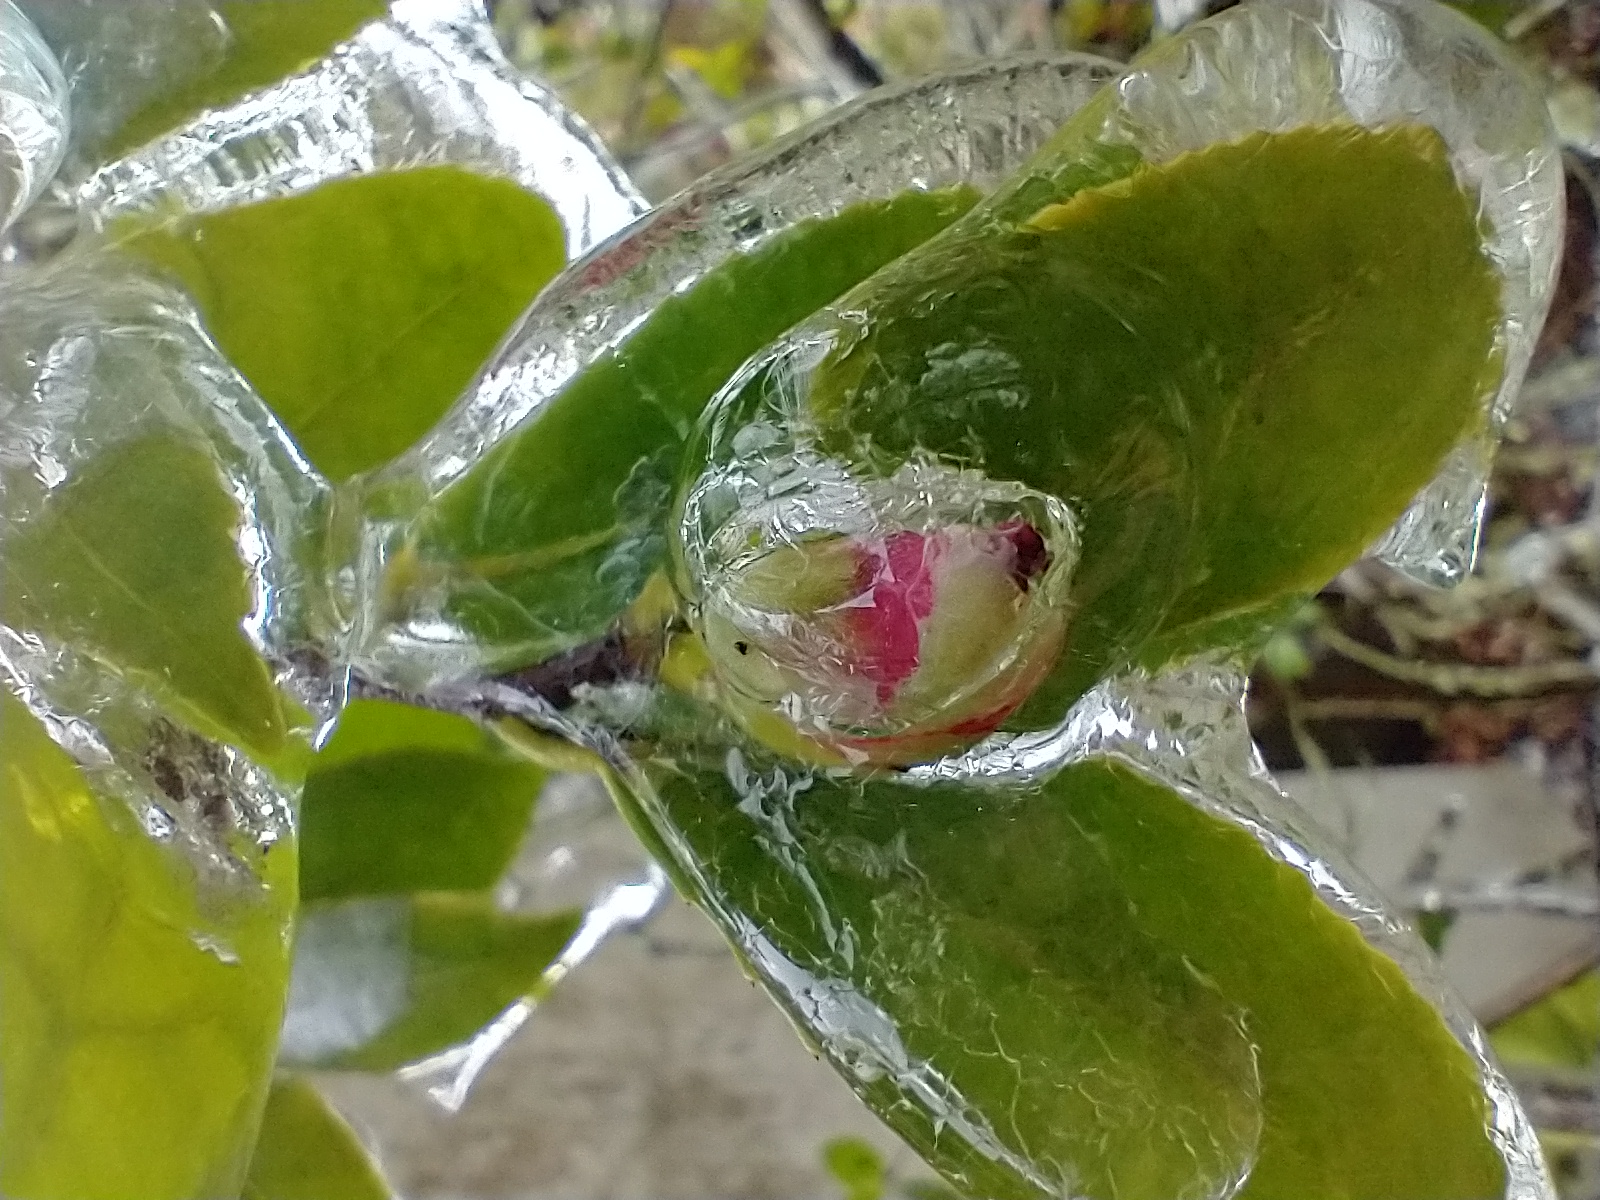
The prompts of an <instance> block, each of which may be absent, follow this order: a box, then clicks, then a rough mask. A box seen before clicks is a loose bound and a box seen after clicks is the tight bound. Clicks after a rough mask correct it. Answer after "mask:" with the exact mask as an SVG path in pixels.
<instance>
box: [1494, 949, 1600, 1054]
mask: <svg viewBox="0 0 1600 1200" xmlns="http://www.w3.org/2000/svg"><path fill="white" fill-rule="evenodd" d="M1489 1043H1490V1045H1492V1046H1493V1047H1494V1052H1495V1053H1496V1054H1497V1055H1499V1056H1500V1058H1501V1060H1502V1061H1504V1062H1507V1063H1512V1064H1517V1065H1525V1066H1530V1067H1555V1068H1563V1067H1570V1068H1573V1069H1574V1070H1587V1069H1589V1068H1591V1067H1593V1066H1594V1065H1595V1063H1596V1062H1597V1061H1600V971H1588V972H1585V973H1584V974H1582V975H1580V976H1578V978H1576V979H1574V980H1573V981H1572V982H1571V983H1569V984H1567V985H1566V986H1565V987H1563V988H1560V989H1558V990H1557V991H1554V992H1551V993H1550V994H1549V995H1548V996H1546V997H1545V998H1544V999H1542V1000H1540V1001H1539V1002H1538V1003H1536V1004H1533V1005H1530V1006H1529V1007H1528V1008H1525V1009H1523V1010H1522V1011H1521V1012H1519V1013H1516V1014H1514V1015H1513V1016H1510V1017H1507V1018H1506V1019H1505V1020H1504V1021H1501V1022H1500V1024H1498V1025H1496V1026H1495V1027H1494V1028H1493V1029H1492V1030H1490V1031H1489Z"/></svg>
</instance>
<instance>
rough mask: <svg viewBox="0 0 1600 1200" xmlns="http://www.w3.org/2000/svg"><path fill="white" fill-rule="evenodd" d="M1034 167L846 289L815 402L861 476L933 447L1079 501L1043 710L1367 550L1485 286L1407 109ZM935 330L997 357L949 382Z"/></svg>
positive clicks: (1450, 415)
mask: <svg viewBox="0 0 1600 1200" xmlns="http://www.w3.org/2000/svg"><path fill="white" fill-rule="evenodd" d="M1103 119H1104V114H1103V112H1101V111H1100V106H1098V105H1091V106H1090V107H1089V108H1088V109H1086V110H1085V111H1084V113H1083V114H1080V117H1079V118H1077V119H1075V121H1074V123H1073V125H1072V126H1069V128H1068V129H1067V130H1066V131H1065V132H1064V134H1063V135H1062V136H1063V142H1062V146H1063V147H1065V149H1064V150H1063V151H1061V152H1062V153H1066V154H1067V155H1068V159H1069V161H1070V160H1071V157H1072V155H1077V154H1081V153H1082V150H1081V148H1080V147H1079V146H1078V145H1077V143H1076V142H1075V141H1074V139H1073V135H1074V133H1075V131H1076V128H1095V126H1094V124H1093V122H1094V121H1096V120H1103ZM1080 122H1086V123H1087V124H1083V125H1081V126H1080V125H1079V123H1080ZM1056 152H1057V151H1056V150H1055V149H1054V148H1047V149H1046V151H1045V152H1044V153H1043V155H1042V159H1043V161H1045V162H1047V163H1048V162H1051V161H1053V160H1052V159H1051V158H1050V155H1051V154H1053V153H1056ZM1036 174H1037V173H1036ZM1027 183H1028V186H1018V187H1016V188H1013V189H1011V190H1009V191H1006V192H1003V193H1001V194H998V195H997V196H996V197H995V198H994V199H993V200H991V201H990V202H988V203H986V204H984V205H981V206H979V208H977V209H975V210H974V211H973V212H972V213H971V214H969V215H968V216H967V217H965V218H963V220H962V221H960V222H958V223H957V224H955V225H953V226H952V227H951V228H950V229H948V230H947V231H945V233H944V234H942V235H940V236H938V237H936V238H934V239H932V240H930V241H929V242H927V243H925V244H924V245H923V246H921V247H919V248H918V249H917V250H915V251H913V252H912V253H911V254H909V255H907V256H906V257H905V258H903V259H901V260H900V261H899V262H897V263H896V264H895V265H894V266H893V267H891V268H890V269H889V270H888V271H886V272H883V273H881V274H880V275H878V276H875V277H874V278H873V279H871V280H869V281H868V282H867V283H865V284H864V285H862V287H861V288H860V289H858V290H857V291H856V292H854V293H852V294H851V295H849V296H847V297H845V298H844V299H843V300H841V301H840V303H839V306H838V309H839V312H840V313H841V314H842V315H841V317H840V318H839V321H838V324H839V329H840V334H839V338H840V341H839V343H838V345H837V346H836V348H835V350H834V352H833V354H832V355H831V356H830V357H829V359H828V360H827V361H826V362H825V363H824V364H823V365H822V366H821V367H820V368H819V370H818V373H817V374H816V376H814V378H813V385H812V390H811V393H810V399H809V404H808V406H807V412H808V414H809V417H810V418H811V419H814V420H815V421H816V422H817V423H818V424H819V426H820V441H821V444H822V445H823V446H824V447H825V448H827V449H828V450H830V451H831V452H833V453H835V454H838V455H840V456H842V457H844V458H846V459H847V460H850V461H859V462H863V463H870V467H871V469H873V470H876V471H884V470H888V469H892V467H893V466H894V465H895V464H896V463H897V462H898V461H899V460H902V459H904V458H906V457H908V456H911V455H913V454H928V453H932V454H935V455H939V456H942V457H944V458H946V459H948V460H952V461H955V462H959V463H961V464H962V465H965V466H972V467H978V468H980V469H982V470H983V471H984V472H985V473H986V474H987V475H988V476H989V477H990V478H992V479H1004V480H1017V481H1020V482H1023V483H1025V484H1027V485H1028V486H1030V487H1034V488H1037V489H1039V490H1041V491H1044V492H1047V493H1050V494H1053V495H1057V496H1060V497H1062V498H1063V499H1065V500H1066V501H1067V502H1068V503H1069V504H1071V505H1072V506H1073V508H1074V510H1075V513H1076V516H1077V517H1078V520H1079V522H1080V526H1081V534H1082V555H1081V558H1080V561H1079V563H1078V565H1077V567H1076V570H1075V575H1074V584H1073V594H1072V602H1073V607H1074V614H1073V618H1072V631H1071V633H1070V634H1069V647H1068V650H1067V653H1066V656H1065V659H1064V661H1063V665H1062V667H1061V668H1060V670H1059V671H1058V679H1057V681H1056V682H1057V686H1056V688H1055V689H1054V691H1055V692H1057V693H1059V694H1058V695H1056V696H1055V697H1054V698H1053V700H1052V707H1053V709H1055V710H1056V711H1058V712H1059V710H1060V709H1061V707H1062V705H1063V700H1064V698H1070V697H1071V696H1073V695H1075V694H1078V693H1080V692H1081V691H1082V690H1083V689H1084V688H1085V687H1087V686H1088V685H1089V684H1090V683H1092V682H1093V681H1094V680H1095V679H1098V678H1100V677H1101V676H1103V675H1104V674H1105V673H1106V672H1107V670H1108V669H1114V668H1116V667H1117V666H1118V665H1119V664H1121V663H1126V662H1128V661H1130V660H1132V659H1134V658H1136V657H1137V656H1138V655H1139V653H1140V651H1141V649H1142V647H1143V646H1144V645H1145V643H1146V642H1147V640H1148V639H1150V638H1151V637H1152V636H1153V635H1159V636H1161V637H1163V638H1166V639H1169V640H1174V641H1179V640H1188V641H1190V642H1196V641H1197V642H1200V643H1203V642H1204V641H1206V640H1207V639H1206V637H1205V633H1204V631H1205V627H1206V626H1207V624H1208V623H1209V622H1212V621H1215V620H1218V619H1222V618H1227V617H1230V616H1233V615H1235V614H1238V613H1240V612H1241V611H1248V610H1254V609H1259V608H1262V607H1265V606H1268V605H1271V604H1273V603H1274V602H1277V601H1281V600H1282V599H1283V598H1284V597H1285V596H1286V595H1290V594H1293V593H1296V592H1300V591H1304V590H1307V589H1314V588H1316V587H1317V586H1319V585H1320V584H1321V583H1322V582H1324V581H1325V580H1326V579H1327V578H1328V577H1329V576H1331V575H1332V574H1333V573H1334V572H1336V571H1337V570H1338V569H1339V568H1340V567H1341V566H1343V565H1344V564H1345V563H1347V562H1349V561H1350V560H1351V559H1353V558H1355V557H1357V556H1358V555H1359V554H1360V552H1361V551H1362V550H1363V549H1364V548H1365V547H1366V546H1368V545H1369V544H1371V542H1372V541H1373V540H1374V539H1375V538H1377V537H1378V535H1379V534H1381V533H1382V532H1383V531H1384V530H1385V529H1386V528H1387V527H1388V526H1389V525H1390V524H1391V523H1392V522H1393V521H1394V520H1395V518H1396V517H1398V516H1399V515H1400V513H1401V512H1402V511H1403V510H1404V509H1405V507H1406V505H1407V504H1408V503H1409V502H1410V501H1411V499H1412V497H1413V496H1414V495H1415V494H1416V492H1417V491H1418V489H1419V488H1421V486H1422V485H1423V484H1424V483H1426V482H1427V481H1428V479H1429V478H1430V477H1431V476H1432V475H1433V474H1434V473H1435V472H1436V471H1437V470H1438V469H1439V464H1440V463H1441V461H1442V460H1443V459H1444V457H1445V455H1446V454H1447V452H1448V451H1449V450H1450V449H1451V448H1452V447H1453V446H1455V445H1456V444H1457V443H1458V442H1459V441H1460V440H1461V439H1462V438H1463V437H1464V436H1465V435H1466V434H1467V433H1468V432H1469V431H1470V430H1472V429H1473V428H1474V427H1475V426H1477V425H1478V424H1480V423H1481V422H1482V420H1483V419H1484V412H1485V406H1486V403H1487V399H1488V397H1489V396H1490V395H1492V394H1493V391H1494V389H1495V386H1496V385H1497V383H1498V381H1499V378H1500V372H1501V366H1502V364H1501V361H1500V356H1499V354H1498V352H1497V349H1496V327H1497V324H1498V322H1499V320H1500V314H1501V309H1500V292H1501V285H1500V280H1499V278H1498V276H1497V275H1496V272H1495V269H1494V267H1493V265H1492V264H1491V263H1490V261H1489V259H1488V257H1487V256H1486V255H1485V253H1484V249H1483V241H1484V231H1483V230H1482V229H1481V228H1480V224H1479V219H1478V215H1477V205H1476V202H1475V201H1474V200H1473V199H1471V198H1469V197H1468V196H1467V195H1466V194H1465V193H1464V192H1463V191H1462V189H1461V187H1460V186H1459V185H1458V183H1457V182H1456V178H1455V175H1454V172H1453V169H1452V165H1451V161H1450V158H1449V155H1448V153H1447V150H1446V147H1445V145H1444V143H1443V141H1442V140H1441V139H1440V137H1439V136H1438V134H1436V133H1435V132H1434V131H1433V130H1432V129H1429V128H1426V127H1423V126H1419V125H1405V126H1396V127H1391V128H1388V129H1385V130H1382V131H1379V132H1372V131H1368V130H1366V129H1363V128H1361V127H1359V126H1356V125H1354V124H1323V125H1313V126H1306V127H1302V128H1298V129H1294V130H1291V131H1289V132H1286V133H1277V134H1267V133H1259V134H1253V135H1250V136H1248V137H1245V138H1243V139H1241V140H1238V141H1235V142H1231V143H1227V144H1222V145H1216V146H1211V147H1208V148H1206V149H1202V150H1196V151H1192V152H1189V153H1187V154H1183V155H1181V156H1179V157H1177V158H1175V159H1173V160H1172V161H1170V162H1167V163H1164V164H1159V165H1155V164H1147V165H1139V166H1136V167H1135V168H1134V169H1132V172H1131V174H1127V176H1126V177H1125V178H1122V179H1120V180H1118V181H1116V182H1112V183H1107V184H1102V185H1100V186H1096V187H1090V188H1086V189H1082V190H1075V189H1073V190H1075V194H1071V193H1070V192H1069V194H1067V195H1066V196H1065V198H1061V192H1060V191H1059V190H1056V191H1049V190H1044V191H1041V190H1040V189H1039V188H1038V187H1037V186H1035V185H1036V177H1035V178H1030V179H1029V180H1028V181H1027ZM1378 195H1381V196H1382V197H1383V202H1382V203H1381V204H1374V203H1373V202H1372V198H1373V197H1374V196H1378ZM930 295H931V296H938V297H940V300H939V302H938V303H936V304H930V303H928V300H927V298H928V297H929V296H930ZM956 350H961V351H963V352H965V356H964V357H965V358H970V357H972V356H974V355H979V354H981V355H982V357H983V361H984V363H985V364H988V365H987V366H986V370H988V371H989V373H990V374H994V373H995V372H998V373H999V375H998V376H997V377H996V378H995V379H987V377H986V386H982V387H979V386H969V385H966V384H963V383H962V378H963V377H960V376H959V375H957V373H956V372H955V371H954V368H953V366H952V363H958V362H960V361H964V357H963V356H961V355H955V351H956Z"/></svg>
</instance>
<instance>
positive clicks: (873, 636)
mask: <svg viewBox="0 0 1600 1200" xmlns="http://www.w3.org/2000/svg"><path fill="white" fill-rule="evenodd" d="M862 549H863V554H864V557H865V559H866V562H867V564H868V566H869V569H870V571H871V574H870V580H871V586H870V590H869V591H868V592H867V600H868V603H866V604H864V605H862V606H860V607H858V608H852V609H850V610H849V611H848V612H847V613H846V614H845V620H846V623H847V625H848V626H849V629H850V637H851V640H852V641H853V642H854V643H855V651H856V653H855V663H854V666H855V668H856V669H857V670H859V671H860V672H861V673H862V674H863V675H865V676H866V677H867V678H868V679H870V680H872V681H873V682H874V683H876V684H877V685H878V701H879V703H881V704H885V705H887V704H888V703H890V702H891V701H892V700H893V699H894V694H895V691H896V690H897V689H898V688H899V686H900V685H901V684H902V683H904V682H905V681H906V680H907V679H909V678H910V677H911V676H912V675H914V674H915V673H916V670H917V665H918V663H919V662H920V651H921V643H922V630H921V622H922V621H924V620H925V619H926V618H927V616H928V614H929V613H931V612H932V611H933V568H934V564H935V563H936V562H937V561H938V558H939V552H940V549H941V544H940V538H939V535H937V534H934V535H932V536H927V535H924V534H920V533H915V532H913V531H911V530H903V531H901V532H900V533H894V534H890V535H889V536H888V537H887V538H885V539H884V540H883V542H882V543H881V544H879V545H872V546H864V547H863V548H862Z"/></svg>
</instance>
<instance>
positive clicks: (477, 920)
mask: <svg viewBox="0 0 1600 1200" xmlns="http://www.w3.org/2000/svg"><path fill="white" fill-rule="evenodd" d="M581 920H582V914H581V913H579V912H576V911H572V912H561V913H554V914H550V915H547V916H539V917H523V916H515V915H511V914H508V913H503V912H500V911H498V910H497V909H496V908H495V907H494V904H493V902H492V900H491V899H489V898H488V897H485V896H481V895H450V894H432V895H424V896H417V897H415V898H413V899H412V900H411V901H410V921H409V927H408V929H409V932H408V940H407V986H406V992H407V1000H406V1008H405V1010H404V1011H403V1012H402V1013H401V1014H400V1015H399V1016H398V1017H397V1018H396V1019H395V1020H394V1021H393V1022H391V1023H390V1024H389V1025H388V1027H387V1028H385V1029H384V1030H383V1031H382V1032H381V1033H379V1034H378V1035H377V1037H375V1038H374V1039H373V1040H372V1041H370V1042H368V1043H367V1044H366V1045H364V1046H362V1047H361V1048H360V1049H358V1050H355V1051H352V1052H350V1053H347V1054H344V1055H341V1056H340V1057H339V1058H338V1059H337V1060H336V1061H335V1062H332V1063H330V1064H327V1065H330V1066H338V1067H343V1068H352V1069H356V1070H366V1071H389V1070H394V1069H397V1068H399V1067H402V1066H404V1065H406V1064H407V1063H412V1062H416V1061H417V1060H419V1059H422V1058H426V1057H428V1056H429V1055H431V1054H437V1053H439V1052H440V1051H442V1050H447V1049H449V1048H450V1047H452V1046H456V1045H459V1044H461V1043H462V1042H464V1041H466V1040H467V1039H468V1038H470V1037H471V1036H472V1035H473V1034H475V1033H477V1032H478V1030H480V1029H482V1028H483V1027H484V1026H485V1025H487V1024H488V1023H489V1022H490V1021H492V1020H494V1018H495V1017H497V1016H499V1015H500V1014H501V1013H502V1012H504V1011H505V1010H506V1009H507V1008H508V1007H510V1006H511V1005H512V1004H514V1003H515V1002H516V1001H518V1000H520V999H522V998H524V997H527V996H534V995H537V994H539V993H540V992H541V991H542V989H543V977H544V972H545V970H546V968H548V967H549V966H550V964H551V963H552V962H553V961H555V958H556V955H558V954H559V953H560V952H561V949H562V947H563V946H565V945H566V944H567V942H568V941H570V940H571V938H572V935H573V934H574V933H575V932H577V929H578V925H579V923H580V921H581Z"/></svg>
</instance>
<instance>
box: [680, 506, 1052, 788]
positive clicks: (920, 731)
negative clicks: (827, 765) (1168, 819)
mask: <svg viewBox="0 0 1600 1200" xmlns="http://www.w3.org/2000/svg"><path fill="white" fill-rule="evenodd" d="M1067 558H1068V556H1066V555H1056V556H1052V554H1051V551H1050V549H1049V547H1048V546H1047V545H1046V541H1045V538H1044V537H1043V535H1041V533H1040V532H1039V530H1038V529H1036V528H1034V526H1033V525H1031V524H1029V523H1028V522H1026V521H1024V520H1022V519H1021V518H1011V519H1008V520H1005V521H1002V522H1000V523H998V524H996V525H992V526H980V525H972V524H952V525H946V526H943V527H936V528H933V529H930V530H917V529H906V528H900V529H890V530H888V531H875V532H872V533H869V534H831V535H827V534H825V535H822V536H819V537H814V538H811V539H808V540H803V541H800V542H797V543H793V544H787V545H780V546H777V547H775V548H773V549H771V550H768V551H766V552H765V553H762V554H760V555H759V556H757V557H755V558H754V559H753V561H750V562H747V563H744V564H741V565H739V566H737V567H735V568H733V569H731V570H730V571H728V572H727V574H726V576H725V577H724V578H723V579H722V580H721V581H719V583H718V584H717V585H716V586H714V587H712V588H710V589H708V592H707V596H706V601H705V604H704V606H703V608H702V629H703V633H704V636H705V639H706V644H707V650H708V652H709V656H710V660H711V664H712V667H713V669H714V670H715V672H716V675H717V678H718V681H719V683H720V684H721V685H722V689H723V691H724V693H725V694H726V696H727V698H728V699H729V700H731V701H732V702H733V704H734V707H735V709H736V711H737V710H739V709H745V710H746V711H748V710H749V709H751V708H754V709H755V710H757V711H759V710H766V711H767V712H769V713H771V714H773V715H776V716H779V717H781V718H783V719H784V720H785V721H786V722H788V723H789V724H790V725H792V726H793V727H794V728H795V729H796V730H797V731H798V732H799V733H800V734H802V735H803V736H806V737H809V738H812V739H814V740H816V741H817V742H819V743H821V745H822V746H823V747H825V748H827V749H830V750H832V751H835V752H837V753H838V755H839V756H840V757H842V758H843V759H844V760H846V761H855V762H868V763H873V764H876V765H894V766H903V765H907V764H909V763H913V762H920V761H924V760H926V759H929V758H933V757H937V756H939V755H940V754H944V753H947V752H950V751H953V750H958V749H962V748H964V747H965V746H968V745H970V744H971V743H972V742H974V741H976V740H978V739H979V738H981V737H982V736H984V735H985V734H987V733H990V732H992V731H993V730H994V729H995V728H997V727H998V726H999V725H1000V723H1001V722H1002V721H1004V720H1005V719H1006V717H1007V716H1009V715H1010V714H1011V712H1012V711H1014V710H1015V709H1016V707H1017V706H1018V705H1019V704H1021V703H1022V701H1023V700H1025V699H1026V698H1027V697H1028V695H1029V694H1030V693H1031V692H1032V691H1033V689H1034V688H1035V687H1036V686H1037V685H1038V683H1039V682H1040V680H1042V679H1043V678H1044V676H1045V675H1046V674H1047V673H1048V672H1049V670H1050V668H1051V666H1052V665H1053V664H1054V663H1055V660H1056V657H1057V655H1058V654H1059V653H1060V650H1061V645H1062V640H1063V635H1064V633H1065V631H1066V626H1067V611H1066V606H1065V604H1064V603H1062V602H1061V601H1060V600H1059V599H1058V597H1059V595H1060V593H1061V592H1062V591H1063V590H1064V589H1063V588H1062V587H1060V586H1059V583H1060V581H1061V580H1062V578H1063V577H1064V574H1065V573H1066V572H1067V571H1070V569H1071V565H1072V564H1071V562H1070V561H1067ZM1046 584H1048V585H1049V586H1045V585H1046Z"/></svg>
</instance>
